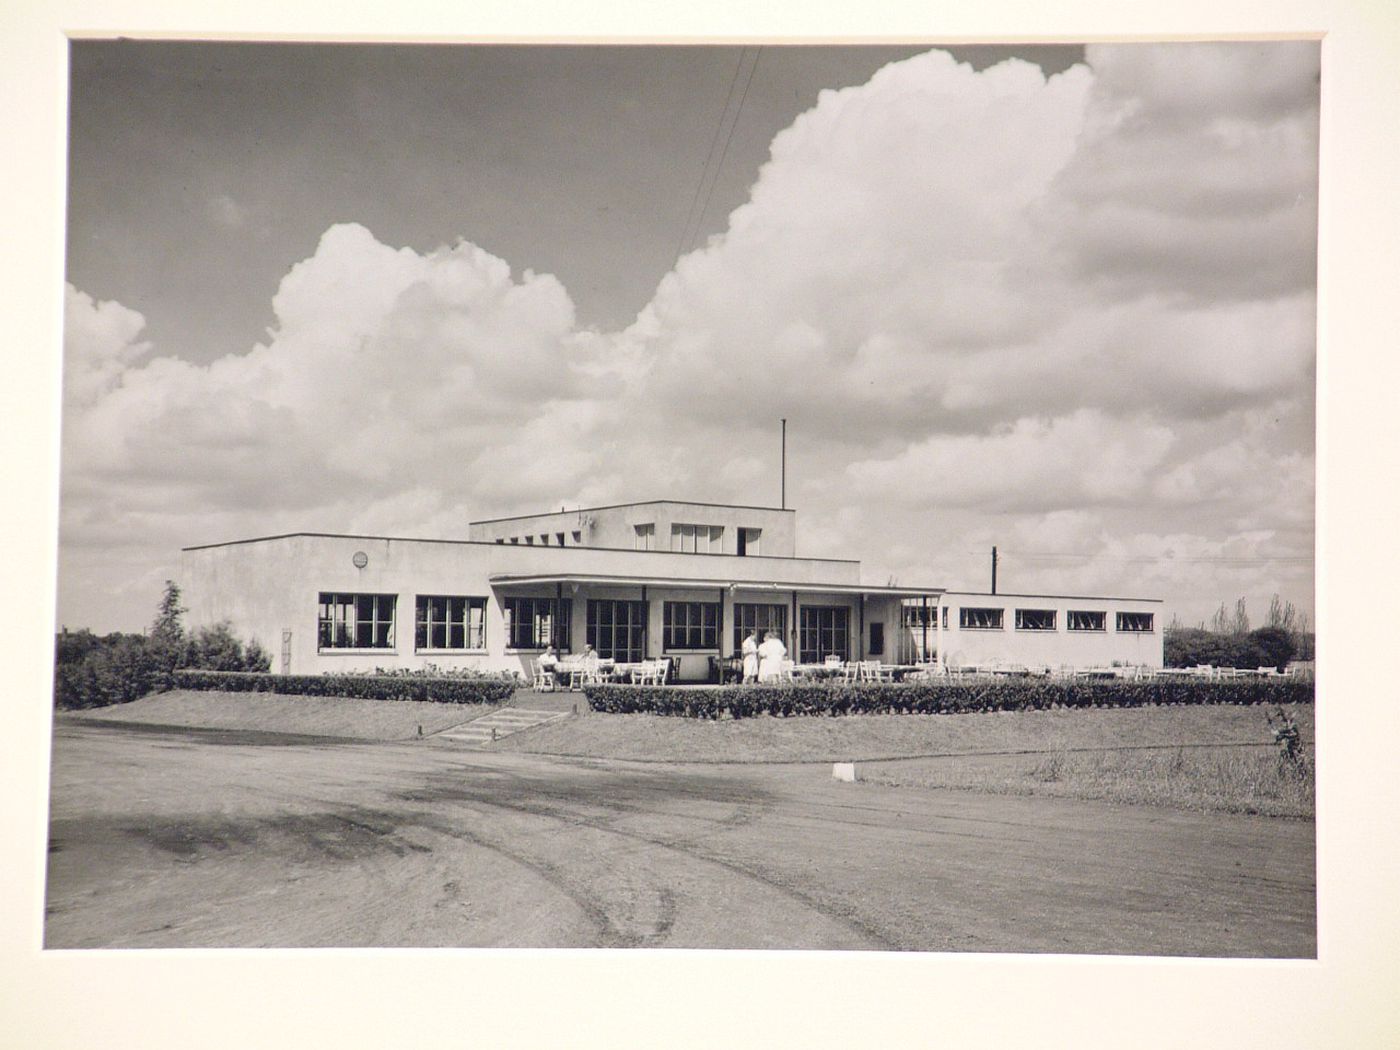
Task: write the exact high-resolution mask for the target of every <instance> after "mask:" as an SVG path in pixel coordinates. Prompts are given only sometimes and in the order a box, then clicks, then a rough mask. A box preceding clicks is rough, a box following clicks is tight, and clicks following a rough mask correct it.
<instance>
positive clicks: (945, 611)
mask: <svg viewBox="0 0 1400 1050" xmlns="http://www.w3.org/2000/svg"><path fill="white" fill-rule="evenodd" d="M943 629H944V630H945V631H946V630H947V629H948V606H946V605H945V606H943Z"/></svg>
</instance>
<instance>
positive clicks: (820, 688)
mask: <svg viewBox="0 0 1400 1050" xmlns="http://www.w3.org/2000/svg"><path fill="white" fill-rule="evenodd" d="M584 694H585V695H586V696H587V697H588V706H589V707H590V708H591V709H592V710H594V711H602V712H606V713H609V714H636V713H646V714H657V715H677V716H681V717H686V718H721V717H729V718H750V717H753V716H754V715H776V716H779V717H790V716H795V715H848V714H849V715H854V714H955V713H958V712H963V711H1025V710H1045V709H1048V708H1052V707H1144V706H1148V705H1153V704H1299V703H1311V702H1312V699H1313V684H1312V682H1310V681H1303V680H1299V679H1293V678H1233V679H1223V680H1215V681H1194V680H1180V679H1168V678H1156V679H1145V680H1142V681H1111V682H1107V681H1093V680H1079V679H1071V680H1050V679H1035V678H998V679H984V680H978V681H945V682H937V681H935V682H900V683H873V684H858V685H857V684H849V683H833V684H824V683H816V684H811V685H808V684H802V685H792V686H762V685H759V686H718V687H715V688H708V689H673V688H666V687H656V686H634V685H595V686H587V687H585V688H584Z"/></svg>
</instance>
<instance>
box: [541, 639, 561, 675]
mask: <svg viewBox="0 0 1400 1050" xmlns="http://www.w3.org/2000/svg"><path fill="white" fill-rule="evenodd" d="M558 666H559V654H558V653H557V652H555V651H554V646H552V645H546V646H545V647H544V652H542V653H540V670H541V671H553V670H554V669H555V668H556V667H558Z"/></svg>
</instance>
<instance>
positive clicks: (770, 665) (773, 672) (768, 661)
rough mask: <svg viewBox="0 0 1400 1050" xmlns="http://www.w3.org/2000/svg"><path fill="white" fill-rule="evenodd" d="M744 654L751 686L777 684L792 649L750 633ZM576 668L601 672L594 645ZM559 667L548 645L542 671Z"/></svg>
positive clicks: (770, 636)
mask: <svg viewBox="0 0 1400 1050" xmlns="http://www.w3.org/2000/svg"><path fill="white" fill-rule="evenodd" d="M740 653H741V655H742V656H743V667H744V682H745V683H746V684H747V683H749V682H772V681H776V680H777V679H778V677H779V676H780V675H781V673H782V669H783V661H784V660H786V659H787V653H788V650H787V646H786V645H784V644H783V640H782V639H781V638H779V637H778V635H777V634H776V633H775V632H773V631H768V632H766V633H765V634H764V636H763V641H762V642H760V641H759V640H758V632H757V631H750V632H749V633H748V637H746V638H745V639H744V643H743V645H742V646H741V647H740ZM576 666H579V667H581V669H582V670H584V671H586V672H589V673H594V672H596V671H597V670H598V653H597V651H596V650H595V649H594V648H593V646H591V645H590V646H588V647H586V648H585V649H584V651H583V655H582V656H581V657H580V658H579V660H578V664H577V665H576ZM558 667H559V653H558V652H557V651H556V650H555V648H554V646H552V645H550V646H546V647H545V650H544V652H542V653H541V654H540V670H542V671H554V670H556V669H557V668H558Z"/></svg>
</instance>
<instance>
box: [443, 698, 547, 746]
mask: <svg viewBox="0 0 1400 1050" xmlns="http://www.w3.org/2000/svg"><path fill="white" fill-rule="evenodd" d="M568 717H569V713H568V712H567V711H536V710H530V709H528V708H520V707H506V708H502V709H501V710H499V711H493V712H491V713H490V714H489V715H482V716H481V717H480V718H475V719H473V720H472V721H470V722H464V723H462V724H461V725H459V726H453V727H452V728H451V729H445V730H443V731H442V732H441V733H438V734H436V735H437V737H438V738H439V739H441V740H451V741H452V742H454V743H458V744H465V745H467V746H476V745H481V744H489V743H490V742H491V741H492V740H501V739H503V738H504V737H508V736H510V735H511V734H513V733H519V732H521V731H522V730H525V729H533V728H534V727H535V726H540V725H544V724H545V723H547V722H557V721H559V720H560V719H563V718H568Z"/></svg>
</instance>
